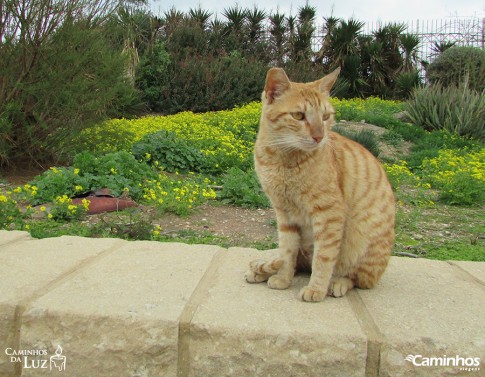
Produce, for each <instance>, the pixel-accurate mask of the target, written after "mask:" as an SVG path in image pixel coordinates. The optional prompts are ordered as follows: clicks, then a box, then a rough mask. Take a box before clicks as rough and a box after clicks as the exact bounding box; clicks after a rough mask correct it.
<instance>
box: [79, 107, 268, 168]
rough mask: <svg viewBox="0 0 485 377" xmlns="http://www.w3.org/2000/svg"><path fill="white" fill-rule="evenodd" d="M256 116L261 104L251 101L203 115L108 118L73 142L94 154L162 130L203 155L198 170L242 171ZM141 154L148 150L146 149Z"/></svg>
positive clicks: (248, 162) (246, 164) (248, 163)
mask: <svg viewBox="0 0 485 377" xmlns="http://www.w3.org/2000/svg"><path fill="white" fill-rule="evenodd" d="M260 116H261V103H257V102H253V103H250V104H248V105H245V106H242V107H237V108H235V109H233V110H224V111H217V112H209V113H203V114H194V113H192V112H183V113H178V114H175V115H168V116H146V117H142V118H138V119H112V120H110V121H107V122H104V123H100V124H98V125H97V126H96V127H91V128H89V129H87V130H85V131H84V132H83V133H82V134H81V137H80V138H79V140H78V142H77V144H78V145H79V146H80V147H82V148H83V149H86V150H90V151H95V152H97V153H99V152H102V153H107V152H112V151H118V150H127V151H131V150H132V147H133V145H134V144H135V143H136V142H137V141H139V140H140V139H142V138H143V137H144V136H145V135H147V134H153V133H156V132H158V131H160V130H165V131H168V132H173V133H175V134H176V135H177V141H176V143H179V142H180V143H183V145H188V146H191V147H192V148H194V149H196V150H198V151H199V152H200V153H201V154H202V155H203V156H204V159H203V162H201V161H199V163H197V164H196V166H198V167H199V171H200V170H202V169H204V172H205V173H209V174H216V175H218V174H221V173H224V172H226V171H227V169H229V168H230V167H233V166H237V167H239V168H241V169H243V170H247V169H249V168H250V167H251V166H252V164H253V156H252V148H253V145H254V140H255V138H256V131H257V129H258V123H259V117H260ZM98 142H99V143H98ZM153 148H154V149H155V148H156V145H154V146H153ZM176 149H177V148H175V147H174V150H176ZM144 153H151V152H150V151H148V150H147V151H146V152H144ZM142 157H144V156H142ZM155 161H156V160H155Z"/></svg>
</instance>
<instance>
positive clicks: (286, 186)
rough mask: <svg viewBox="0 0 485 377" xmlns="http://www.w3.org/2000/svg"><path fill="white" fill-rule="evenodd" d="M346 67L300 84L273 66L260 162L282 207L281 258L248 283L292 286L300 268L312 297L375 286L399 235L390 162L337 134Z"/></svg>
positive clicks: (254, 266) (253, 273) (258, 266)
mask: <svg viewBox="0 0 485 377" xmlns="http://www.w3.org/2000/svg"><path fill="white" fill-rule="evenodd" d="M338 73H339V70H337V71H334V72H332V73H331V74H329V75H327V76H325V77H324V78H322V79H321V80H319V81H316V82H312V83H307V84H301V83H293V82H290V81H289V80H288V78H287V76H286V74H285V72H284V71H283V70H282V69H279V68H272V69H271V70H270V71H269V72H268V75H267V78H266V85H265V90H264V92H263V96H262V97H263V98H262V100H263V112H262V115H261V121H260V128H259V132H258V137H257V140H256V145H255V153H254V157H255V168H256V172H257V174H258V177H259V179H260V181H261V185H262V187H263V189H264V191H265V192H266V194H267V195H268V197H269V198H270V200H271V203H272V206H273V208H274V209H275V212H276V217H277V222H278V235H279V249H280V256H279V257H278V258H276V259H274V260H271V261H268V262H264V261H260V260H259V261H254V262H252V263H251V265H250V270H249V271H248V272H247V274H246V280H247V281H248V282H251V283H256V282H262V281H266V280H267V282H268V285H269V287H271V288H275V289H285V288H287V287H288V286H289V285H290V284H291V281H292V278H293V276H294V273H295V271H296V270H311V278H310V282H309V284H308V286H306V287H304V288H303V289H302V290H301V291H300V298H301V299H302V300H304V301H321V300H323V299H324V298H325V296H327V294H329V295H333V296H335V297H340V296H343V295H345V293H346V292H347V291H348V290H350V289H352V288H353V287H354V286H357V287H359V288H372V287H374V286H375V284H376V283H377V281H378V280H379V278H380V277H381V275H382V273H383V272H384V270H385V268H386V266H387V263H388V260H389V256H390V254H391V249H392V245H393V242H394V221H395V201H394V195H393V192H392V189H391V186H390V184H389V181H388V179H387V176H386V174H385V172H384V170H383V168H382V166H381V164H380V163H379V162H378V160H377V159H376V158H374V156H373V155H372V154H371V153H369V152H368V151H367V150H366V149H365V148H364V147H362V146H361V145H360V144H358V143H355V142H353V141H351V140H349V139H347V138H345V137H343V136H340V135H339V134H337V133H334V132H331V131H330V129H331V127H332V125H333V124H334V113H335V112H334V109H333V107H332V105H331V104H330V102H329V101H328V96H329V92H330V89H331V88H332V86H333V84H334V82H335V80H336V78H337V76H338ZM302 114H303V115H302Z"/></svg>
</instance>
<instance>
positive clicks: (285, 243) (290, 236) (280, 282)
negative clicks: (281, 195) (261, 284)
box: [268, 211, 301, 289]
mask: <svg viewBox="0 0 485 377" xmlns="http://www.w3.org/2000/svg"><path fill="white" fill-rule="evenodd" d="M276 215H277V219H278V238H279V249H280V258H279V259H280V260H281V261H282V264H281V267H280V269H279V270H278V272H277V273H276V274H275V275H273V276H271V277H270V278H269V279H268V286H269V287H270V288H272V289H286V288H288V287H289V286H290V284H291V282H292V280H293V276H294V275H295V268H296V259H297V257H298V252H299V249H300V233H301V230H300V227H299V226H298V225H296V224H294V223H291V222H290V221H289V219H288V218H287V217H286V216H285V215H284V214H282V213H278V211H277V213H276Z"/></svg>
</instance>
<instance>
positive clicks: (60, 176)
mask: <svg viewBox="0 0 485 377" xmlns="http://www.w3.org/2000/svg"><path fill="white" fill-rule="evenodd" d="M156 177H157V174H156V172H155V171H154V170H153V169H152V168H151V167H150V166H149V165H147V164H146V163H140V162H139V161H137V160H136V159H135V157H134V156H133V155H132V154H130V153H128V152H124V151H121V152H116V153H108V154H106V155H104V156H100V157H96V156H94V155H93V154H91V153H88V152H83V153H80V154H78V155H76V156H75V157H74V162H73V165H72V166H70V167H61V168H56V167H52V168H50V169H49V170H47V171H46V172H44V173H43V174H41V175H39V176H37V177H36V178H34V180H32V181H31V182H30V192H32V187H35V190H33V191H34V192H36V194H35V195H27V196H26V198H27V199H28V201H29V202H30V203H32V204H40V203H46V202H53V201H55V199H56V198H57V197H59V196H60V197H62V196H63V195H67V196H68V197H71V196H74V195H76V194H80V193H83V192H88V191H91V190H96V189H100V188H104V187H106V188H109V189H110V190H111V191H112V193H113V195H115V196H119V195H121V193H122V192H123V191H128V192H129V193H130V195H131V196H132V197H133V198H134V199H138V198H140V197H142V195H143V187H142V186H141V184H142V183H143V182H144V181H145V180H147V179H155V178H156Z"/></svg>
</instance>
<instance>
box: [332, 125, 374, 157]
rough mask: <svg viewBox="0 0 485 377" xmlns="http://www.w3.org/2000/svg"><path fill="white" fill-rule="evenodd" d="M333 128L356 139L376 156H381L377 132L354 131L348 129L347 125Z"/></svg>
mask: <svg viewBox="0 0 485 377" xmlns="http://www.w3.org/2000/svg"><path fill="white" fill-rule="evenodd" d="M332 130H333V131H335V132H338V133H339V134H340V135H342V136H345V137H347V138H349V139H351V140H353V141H356V142H357V143H359V144H360V145H362V146H363V147H364V148H366V149H367V150H368V151H369V152H371V153H372V154H373V155H374V156H376V157H377V156H379V153H381V150H380V148H379V140H378V138H377V136H376V134H375V133H374V132H372V131H370V130H360V131H353V130H348V129H346V128H345V126H341V125H337V126H335V127H333V129H332Z"/></svg>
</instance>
